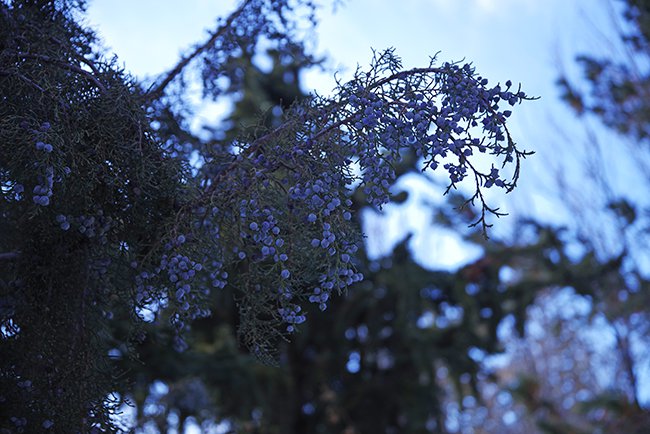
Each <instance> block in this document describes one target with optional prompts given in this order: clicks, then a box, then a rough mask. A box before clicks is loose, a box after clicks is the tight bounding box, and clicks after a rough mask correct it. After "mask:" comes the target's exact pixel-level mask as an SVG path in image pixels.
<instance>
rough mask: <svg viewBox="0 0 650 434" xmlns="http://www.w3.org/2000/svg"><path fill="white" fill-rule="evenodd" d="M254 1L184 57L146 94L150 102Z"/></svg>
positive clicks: (242, 5)
mask: <svg viewBox="0 0 650 434" xmlns="http://www.w3.org/2000/svg"><path fill="white" fill-rule="evenodd" d="M251 1H252V0H245V1H244V2H243V3H242V4H241V6H239V8H237V10H235V11H234V12H233V13H232V14H230V16H229V17H228V18H227V19H226V21H225V22H224V23H223V24H222V25H221V26H219V28H218V29H217V30H216V31H215V32H214V33H213V34H212V36H211V37H210V38H209V39H208V40H207V41H206V42H205V43H204V44H203V45H200V46H198V47H197V48H196V49H195V50H194V51H193V52H192V53H191V54H190V55H189V56H186V57H183V58H182V59H181V60H180V62H178V64H177V65H176V66H175V67H174V68H173V69H172V70H171V71H169V72H168V73H167V75H166V76H165V78H164V79H163V80H162V81H161V82H160V84H158V85H156V86H155V87H152V88H151V89H150V90H149V91H148V92H147V94H146V98H147V100H149V101H152V100H155V99H158V98H160V97H161V96H162V95H163V93H164V92H165V88H166V87H167V86H168V85H169V83H171V82H172V81H173V80H174V79H175V78H176V77H177V76H178V75H179V74H180V73H181V72H183V69H185V67H186V66H187V65H188V64H189V63H190V62H191V61H192V60H194V59H195V58H196V57H197V56H199V55H200V54H201V53H203V52H204V51H206V50H207V49H208V48H210V47H211V46H212V45H213V44H214V42H215V41H216V40H217V38H219V37H220V36H221V35H223V34H224V33H225V32H226V31H227V30H228V29H229V28H230V26H232V23H233V21H235V20H236V19H237V17H239V16H240V15H241V13H242V12H243V11H244V9H245V8H246V6H247V5H248V4H249V3H250V2H251Z"/></svg>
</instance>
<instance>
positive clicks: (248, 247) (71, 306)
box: [0, 0, 527, 432]
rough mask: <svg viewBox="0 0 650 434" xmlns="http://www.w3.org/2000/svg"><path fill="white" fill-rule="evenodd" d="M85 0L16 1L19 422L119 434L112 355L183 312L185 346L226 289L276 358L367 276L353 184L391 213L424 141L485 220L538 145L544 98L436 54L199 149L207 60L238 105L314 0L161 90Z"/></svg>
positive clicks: (6, 329)
mask: <svg viewBox="0 0 650 434" xmlns="http://www.w3.org/2000/svg"><path fill="white" fill-rule="evenodd" d="M84 8H85V2H83V1H72V0H70V1H66V0H61V1H39V0H31V1H30V0H24V1H3V2H0V98H2V105H1V106H0V186H1V190H0V215H1V216H2V219H1V220H0V228H1V229H0V230H1V236H0V264H2V267H1V268H0V291H1V292H0V297H1V298H0V300H2V310H1V311H0V323H1V327H2V329H1V330H2V338H1V341H0V342H1V345H2V361H1V364H0V385H1V387H0V390H2V394H1V395H0V401H1V403H2V406H1V408H2V411H1V413H0V414H1V415H2V416H1V419H0V427H1V429H3V430H5V431H7V432H12V431H18V432H21V431H22V432H33V431H35V430H54V431H60V432H87V431H90V430H102V429H116V428H115V427H114V426H113V422H112V420H111V414H112V412H113V411H114V408H115V405H116V401H114V400H113V399H112V396H111V392H113V391H115V390H118V389H119V383H120V382H121V381H123V380H124V379H125V377H124V375H120V374H123V373H120V372H118V371H116V369H115V365H114V363H113V362H112V361H111V360H110V358H109V356H108V351H109V350H110V349H112V348H115V347H117V346H120V345H121V346H124V347H126V348H128V347H129V346H131V345H132V344H133V343H134V342H137V341H138V340H140V339H142V330H143V328H142V325H143V323H146V322H147V321H153V320H158V321H159V320H165V321H168V322H169V324H170V325H171V328H172V329H173V330H174V333H173V336H172V337H171V339H170V340H171V341H173V345H174V346H175V347H176V348H177V349H178V350H179V351H182V350H183V349H184V348H185V347H186V343H185V341H184V339H183V336H184V333H186V332H187V330H188V328H189V327H190V325H191V323H192V321H194V320H196V319H197V318H201V317H205V316H207V315H209V314H210V306H209V304H208V303H207V302H206V301H207V300H208V296H209V295H210V293H211V292H215V291H219V290H221V289H222V288H223V287H224V286H225V285H226V284H229V285H232V286H234V287H236V288H237V291H238V294H239V295H238V298H237V303H238V308H239V309H238V315H239V323H240V327H239V331H240V338H241V341H242V342H243V343H244V344H245V345H246V346H247V347H248V348H250V350H251V351H252V352H253V353H254V354H256V355H257V356H258V357H260V358H261V359H269V358H270V359H272V357H273V354H274V350H275V348H276V345H277V341H278V339H281V338H284V337H287V336H289V337H290V335H291V334H292V333H293V332H294V330H295V329H296V327H298V326H299V324H301V323H302V322H304V321H305V320H306V316H305V314H304V312H305V306H306V305H309V304H314V305H317V306H318V307H319V308H320V310H325V309H326V308H327V305H328V300H329V298H330V296H332V295H334V294H336V293H339V292H341V291H344V290H345V289H346V288H347V287H348V286H349V285H351V284H353V283H355V282H358V281H360V280H361V279H362V276H361V274H360V273H359V272H358V271H357V269H356V268H355V265H354V264H355V262H354V257H355V253H356V252H357V249H358V242H359V240H360V237H361V234H360V233H359V231H358V229H357V227H356V226H355V225H354V224H352V215H353V213H354V208H353V203H352V200H351V198H350V197H349V194H350V191H351V188H352V186H355V185H360V186H361V188H362V190H363V191H364V194H365V195H366V197H367V200H368V201H369V203H371V204H372V205H373V206H376V207H381V206H382V204H384V203H386V201H387V200H389V199H390V192H389V187H390V184H391V182H392V180H393V179H394V178H395V165H397V164H398V163H399V161H400V159H401V158H402V155H403V153H404V152H405V151H406V150H409V151H410V152H413V153H415V154H416V155H417V156H418V157H419V158H420V159H421V160H422V164H423V167H424V168H425V169H430V170H442V171H445V172H446V173H448V175H449V188H450V189H452V188H454V187H455V186H456V185H457V184H459V183H461V182H463V181H465V180H467V182H471V183H472V184H473V185H474V186H475V194H474V195H473V196H472V197H471V198H470V199H469V202H471V203H472V204H474V205H476V206H478V209H479V214H478V215H479V217H478V219H477V221H475V222H474V224H475V225H479V226H481V227H483V229H487V227H488V226H489V223H488V222H487V218H488V217H489V214H496V215H499V212H498V210H496V209H493V208H491V207H490V206H489V204H487V203H486V202H485V200H484V195H483V191H484V190H485V189H487V188H491V187H498V188H502V189H504V190H505V191H511V190H512V189H513V188H514V187H515V185H516V182H517V179H518V176H519V168H520V160H521V159H522V158H523V157H524V156H526V155H527V154H526V153H525V152H523V151H520V150H519V149H518V148H517V147H516V145H515V143H514V141H513V140H512V138H511V136H510V134H509V132H508V130H507V127H506V119H507V118H508V117H509V116H510V114H511V111H510V109H509V108H510V106H515V105H516V104H518V103H520V102H521V101H522V100H525V99H527V97H526V95H525V94H524V93H523V92H522V91H521V90H520V89H518V88H517V89H515V88H513V86H512V84H511V83H510V82H507V83H505V85H498V84H497V85H495V86H489V85H488V81H487V79H485V78H482V77H480V76H479V75H478V74H477V73H476V72H475V70H474V68H473V67H472V66H471V65H469V64H461V63H441V64H439V63H438V62H437V60H436V59H435V58H432V60H431V63H430V64H429V65H428V66H426V67H423V68H416V69H403V68H402V65H401V62H400V61H399V58H398V57H397V56H396V54H395V53H394V52H393V51H392V50H387V51H384V52H380V53H377V54H376V55H375V56H374V58H373V60H372V62H371V64H370V67H369V69H368V70H367V71H362V70H359V71H357V72H356V74H355V75H354V78H353V79H352V80H351V81H349V82H347V83H339V85H338V86H337V88H336V89H335V91H334V93H333V95H332V96H328V97H325V96H319V95H312V96H310V97H309V98H307V99H305V100H304V101H303V102H301V103H298V104H296V105H294V106H293V107H291V108H290V109H287V110H286V111H285V112H284V114H283V115H282V118H281V119H280V121H279V123H278V124H277V125H274V126H271V127H268V128H266V129H264V127H263V125H260V128H259V129H257V131H256V132H255V134H242V135H239V136H238V137H236V138H234V139H231V140H229V141H224V140H216V139H214V138H212V139H208V140H194V139H191V140H190V139H188V137H185V136H183V134H177V132H178V131H188V129H187V127H186V125H185V122H186V121H187V119H186V118H184V117H183V111H182V109H181V108H182V104H183V101H184V94H183V91H184V89H185V88H184V80H183V78H184V75H185V74H186V72H187V71H190V70H193V71H199V72H200V75H201V79H202V84H203V89H204V96H205V97H206V98H213V99H216V98H219V97H220V96H222V95H224V94H225V93H226V92H227V88H228V86H233V85H237V83H238V82H239V81H240V80H241V79H242V75H241V69H240V68H237V67H236V65H237V62H236V60H237V59H238V58H241V56H242V54H247V55H252V54H254V53H256V52H258V51H259V50H260V47H261V46H265V47H267V46H268V45H269V44H271V45H272V46H273V48H274V50H275V51H276V52H277V53H280V54H281V55H287V56H299V55H302V53H304V52H305V50H304V49H303V47H302V45H301V44H300V42H298V41H299V36H300V34H299V26H297V23H299V22H302V20H303V19H304V18H305V17H306V18H308V19H309V20H311V21H312V22H314V16H315V15H314V13H315V6H314V5H313V4H312V3H311V2H308V1H305V2H299V3H297V4H294V3H293V2H288V1H284V0H281V1H273V2H267V1H263V0H245V1H243V2H242V3H241V4H240V5H239V7H238V8H237V9H236V10H235V11H234V12H233V13H231V14H230V15H229V16H228V17H226V18H225V19H221V20H219V21H218V22H217V26H216V28H215V30H214V31H212V32H211V33H210V35H209V37H208V39H207V40H206V41H205V42H204V43H203V44H201V45H198V46H197V47H195V48H194V49H193V50H192V51H191V52H190V53H189V54H188V55H186V56H185V57H183V58H182V59H181V60H180V61H179V63H178V64H177V65H176V66H175V67H174V68H173V69H172V70H170V71H169V73H167V74H164V75H163V76H161V77H160V78H159V79H158V80H156V81H155V82H154V83H153V84H145V83H140V82H138V81H137V80H135V79H134V78H133V77H130V76H129V75H128V74H127V73H125V72H124V71H123V70H122V69H121V68H120V67H118V66H117V63H116V62H115V61H112V60H108V59H107V57H106V56H105V54H104V52H103V50H102V49H101V47H100V46H99V42H98V41H97V39H96V37H95V35H94V34H93V32H92V31H91V30H90V29H88V28H87V27H86V26H85V25H83V24H82V17H83V12H84ZM174 125H176V126H179V125H180V126H181V128H180V129H174V128H171V127H173V126H174ZM480 154H485V157H481V156H480ZM477 157H480V158H477ZM196 161H198V162H199V163H198V164H196V163H194V165H193V163H191V162H196ZM486 161H487V164H486ZM227 270H236V271H237V272H236V273H230V274H229V273H228V271H227ZM115 323H119V325H120V328H119V330H120V332H116V330H118V329H117V328H115V327H111V325H114V324H115Z"/></svg>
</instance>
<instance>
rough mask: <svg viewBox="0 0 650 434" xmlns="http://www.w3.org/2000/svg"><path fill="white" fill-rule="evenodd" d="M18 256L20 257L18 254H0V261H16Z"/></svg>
mask: <svg viewBox="0 0 650 434" xmlns="http://www.w3.org/2000/svg"><path fill="white" fill-rule="evenodd" d="M18 256H20V252H5V253H0V261H1V260H7V261H10V260H12V259H17V258H18Z"/></svg>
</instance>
